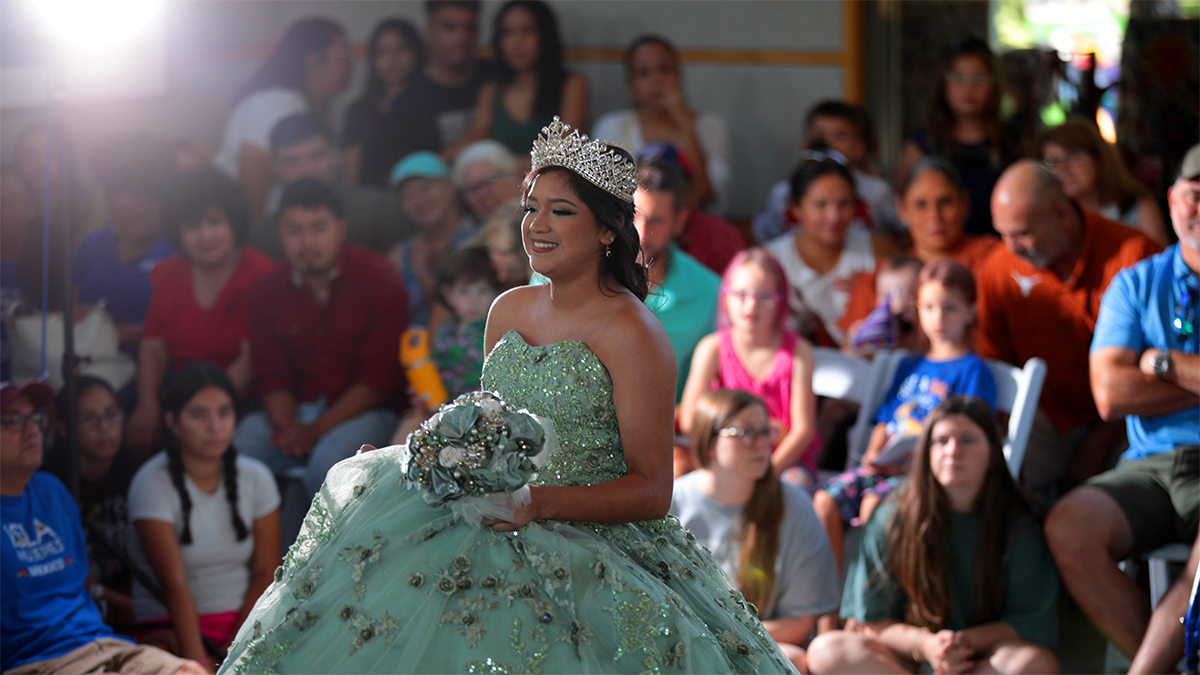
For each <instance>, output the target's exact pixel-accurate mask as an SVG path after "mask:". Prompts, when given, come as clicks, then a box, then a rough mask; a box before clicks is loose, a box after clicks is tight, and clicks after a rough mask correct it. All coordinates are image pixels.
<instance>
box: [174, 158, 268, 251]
mask: <svg viewBox="0 0 1200 675" xmlns="http://www.w3.org/2000/svg"><path fill="white" fill-rule="evenodd" d="M213 207H216V208H218V209H221V212H222V213H224V214H225V219H226V220H227V221H229V227H230V229H232V230H233V239H234V241H235V242H237V244H238V245H239V246H240V245H242V244H245V243H246V238H247V237H248V236H249V233H250V203H249V202H248V201H246V197H245V196H244V195H243V194H242V191H241V189H239V188H238V186H237V183H234V182H233V179H231V178H230V177H229V176H226V175H225V172H223V171H221V170H219V169H217V168H215V167H212V166H197V167H194V168H191V169H185V170H183V171H181V172H180V173H179V174H178V175H177V176H175V179H174V180H173V181H172V182H171V185H170V188H169V190H168V192H167V201H166V204H165V205H164V208H163V217H162V224H163V235H164V236H165V237H166V238H167V240H168V241H170V242H171V244H172V245H173V246H174V247H175V249H176V250H178V251H180V252H183V242H182V240H181V239H182V237H181V236H180V235H181V232H182V231H183V228H185V227H188V226H190V225H195V224H196V223H199V222H200V221H201V220H203V219H204V216H205V214H206V213H208V210H209V209H210V208H213Z"/></svg>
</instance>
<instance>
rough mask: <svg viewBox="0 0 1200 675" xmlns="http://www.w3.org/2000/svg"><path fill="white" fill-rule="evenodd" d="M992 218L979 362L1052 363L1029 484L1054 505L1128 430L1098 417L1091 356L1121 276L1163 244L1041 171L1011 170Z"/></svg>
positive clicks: (1027, 469)
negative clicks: (1096, 210)
mask: <svg viewBox="0 0 1200 675" xmlns="http://www.w3.org/2000/svg"><path fill="white" fill-rule="evenodd" d="M992 219H993V223H994V225H995V228H996V231H997V232H998V233H999V234H1000V237H1001V239H1003V241H1004V246H998V247H996V249H995V250H994V251H993V252H992V253H991V255H989V256H988V258H987V260H985V261H984V262H983V263H982V264H981V265H980V266H979V268H978V269H977V270H976V276H977V279H976V282H977V284H978V287H979V302H978V310H979V330H977V331H976V339H977V341H978V344H977V345H976V348H977V351H978V352H979V355H980V356H986V357H989V358H994V359H999V360H1001V361H1007V362H1009V363H1012V364H1014V365H1022V364H1024V363H1025V361H1027V360H1029V359H1031V358H1033V357H1035V356H1037V357H1040V358H1041V359H1043V360H1044V361H1045V362H1046V366H1047V372H1046V382H1045V384H1044V385H1043V387H1042V396H1041V400H1040V402H1039V414H1038V417H1037V419H1036V420H1035V422H1034V428H1033V434H1032V436H1031V437H1030V439H1029V447H1028V449H1027V450H1026V453H1025V459H1024V462H1023V464H1022V467H1021V482H1022V484H1024V485H1025V486H1027V487H1029V488H1030V489H1031V490H1033V491H1034V492H1035V493H1037V494H1038V496H1039V497H1041V498H1042V499H1043V500H1045V501H1053V500H1054V498H1055V497H1056V494H1057V492H1056V488H1057V487H1058V484H1059V481H1060V480H1061V481H1062V482H1063V487H1066V488H1069V487H1072V486H1074V485H1076V484H1078V483H1079V482H1081V481H1083V480H1085V479H1087V478H1089V477H1091V476H1094V475H1096V474H1098V473H1100V472H1101V471H1102V470H1103V469H1104V468H1105V465H1106V463H1108V462H1109V460H1110V459H1115V456H1114V453H1113V451H1114V449H1116V447H1117V445H1118V444H1119V443H1122V442H1123V440H1124V427H1123V425H1122V424H1121V423H1120V422H1119V421H1117V422H1110V423H1106V422H1103V421H1102V420H1101V419H1100V414H1099V413H1098V412H1097V411H1096V403H1095V401H1094V400H1093V399H1092V396H1091V386H1090V383H1089V381H1088V350H1089V348H1090V346H1091V342H1092V333H1093V332H1094V331H1095V328H1096V317H1097V315H1098V314H1099V311H1100V298H1101V297H1103V295H1104V291H1105V289H1107V288H1108V284H1109V282H1110V281H1111V280H1112V278H1113V277H1114V276H1116V274H1117V272H1119V271H1121V270H1122V269H1124V268H1126V267H1128V266H1130V265H1132V264H1134V263H1135V262H1137V261H1139V260H1141V259H1142V258H1145V257H1147V256H1149V255H1152V254H1154V253H1157V252H1158V251H1159V250H1160V248H1159V246H1158V245H1157V244H1155V243H1154V242H1152V241H1151V240H1150V239H1148V238H1146V237H1145V236H1144V235H1142V234H1141V233H1140V232H1138V231H1137V230H1134V229H1133V228H1130V227H1127V226H1125V225H1121V224H1120V223H1114V222H1112V221H1110V220H1106V219H1104V218H1101V217H1100V216H1098V215H1096V214H1093V213H1090V212H1086V211H1083V210H1082V209H1080V208H1079V206H1078V205H1077V204H1075V203H1073V202H1072V201H1070V200H1069V199H1067V197H1066V195H1065V194H1064V192H1063V188H1062V184H1061V183H1060V182H1059V181H1058V178H1056V177H1055V176H1054V175H1053V174H1052V173H1050V172H1049V171H1048V170H1047V169H1045V168H1044V167H1042V166H1041V165H1039V164H1037V163H1035V162H1033V161H1031V160H1025V161H1021V162H1017V163H1016V164H1013V165H1012V166H1011V167H1009V168H1008V170H1007V171H1005V172H1004V174H1003V175H1002V176H1001V177H1000V180H999V181H998V182H997V183H996V187H995V189H994V191H993V192H992Z"/></svg>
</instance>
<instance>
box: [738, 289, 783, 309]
mask: <svg viewBox="0 0 1200 675" xmlns="http://www.w3.org/2000/svg"><path fill="white" fill-rule="evenodd" d="M725 295H727V296H729V297H731V298H735V299H736V300H737V301H738V302H740V303H742V304H745V303H747V302H750V301H751V300H754V301H756V302H757V303H758V304H760V305H762V306H763V307H774V306H775V303H777V302H779V294H778V293H747V292H746V291H726V293H725Z"/></svg>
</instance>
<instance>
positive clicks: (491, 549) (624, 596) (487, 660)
mask: <svg viewBox="0 0 1200 675" xmlns="http://www.w3.org/2000/svg"><path fill="white" fill-rule="evenodd" d="M483 386H484V388H485V389H487V390H491V391H495V392H497V393H498V394H499V395H500V396H501V397H503V398H504V399H505V400H506V401H508V402H509V403H511V404H512V405H514V406H516V407H518V408H525V409H527V410H529V412H531V413H534V414H536V415H540V416H543V417H547V418H549V419H551V420H553V421H554V426H555V429H556V430H557V433H558V438H559V442H560V443H561V446H562V449H561V451H559V452H557V453H556V454H555V455H553V456H551V457H550V459H549V460H548V462H547V463H546V465H545V466H543V467H542V469H541V471H540V472H539V474H538V477H537V478H536V479H535V481H534V482H535V484H540V485H593V484H596V483H602V482H605V481H610V480H613V479H615V478H618V477H620V476H622V475H624V474H625V472H626V468H625V462H624V460H623V458H622V454H621V439H620V434H619V431H618V427H617V417H616V413H615V411H614V409H613V401H612V381H611V379H610V377H609V374H608V371H607V370H605V368H604V366H603V365H602V364H601V363H600V360H599V359H598V358H597V357H596V355H595V354H594V353H592V351H591V350H589V349H588V348H587V346H586V345H584V344H583V343H582V342H557V343H554V344H550V345H545V346H536V347H535V346H530V345H528V344H526V343H525V341H524V340H523V339H522V338H521V336H520V335H519V334H518V333H516V332H515V331H512V332H509V333H508V334H507V335H505V336H504V337H503V338H502V339H501V340H500V341H499V342H498V343H497V345H496V347H495V349H494V350H493V351H492V353H491V354H490V355H489V356H488V358H487V361H486V363H485V366H484V375H483ZM399 457H400V453H399V451H398V449H395V448H393V449H385V450H380V451H375V452H370V453H365V454H363V455H360V456H357V457H354V458H351V459H348V460H346V461H344V462H341V463H340V464H338V465H337V466H335V467H334V468H333V469H332V470H331V471H330V473H329V476H328V478H327V479H326V482H325V485H324V486H323V487H322V488H321V491H320V493H318V495H317V497H316V499H315V500H314V502H313V506H312V508H311V510H310V511H309V513H308V516H307V518H306V519H305V523H304V529H303V530H302V531H301V533H300V537H299V539H298V540H297V541H296V544H295V545H294V546H293V547H292V549H291V550H290V551H289V552H288V555H287V557H286V558H285V560H284V563H283V566H282V567H280V569H279V570H278V571H277V572H276V574H275V583H274V584H272V585H271V587H270V588H268V589H267V591H266V592H265V593H264V594H263V596H262V597H261V598H260V599H259V601H258V604H257V605H255V607H254V610H253V612H251V614H250V617H249V618H248V619H247V620H246V622H245V624H244V625H243V626H242V629H241V631H240V632H239V633H238V635H237V638H236V640H235V641H234V644H233V646H232V647H231V648H230V652H229V657H228V658H227V659H226V661H225V663H224V666H223V668H222V672H233V673H246V674H259V673H642V672H651V673H676V672H696V673H751V672H766V673H791V672H795V671H794V669H793V668H792V665H791V663H790V662H789V661H788V660H787V658H785V657H784V656H783V654H782V653H781V652H780V651H779V649H778V647H776V645H775V643H774V641H773V640H772V639H771V638H770V636H769V635H767V632H766V630H764V629H763V626H762V624H761V623H760V622H759V621H758V619H757V618H756V616H755V613H754V608H753V607H752V606H750V605H749V604H748V603H746V602H745V601H744V600H743V599H742V596H741V594H740V593H739V592H738V591H737V590H736V589H735V588H734V587H733V586H732V585H731V584H730V582H729V581H728V579H727V578H726V577H725V576H724V574H723V573H722V572H721V570H720V569H719V568H718V567H717V566H716V565H715V564H714V563H713V561H712V558H711V557H710V556H709V554H708V552H707V551H705V550H704V549H702V548H701V547H700V546H699V545H698V544H697V543H696V541H695V539H694V538H693V537H692V535H691V533H689V532H687V531H685V530H683V529H682V528H680V526H679V522H678V521H677V520H675V519H674V518H673V517H666V518H661V519H658V520H649V521H644V522H637V523H624V524H616V525H611V524H602V523H586V522H562V521H539V522H535V523H531V524H529V525H527V526H525V527H523V528H521V529H520V530H518V531H516V532H507V533H502V532H496V531H494V530H492V529H491V528H488V527H478V526H471V525H468V524H467V523H466V522H465V521H462V520H457V519H456V518H455V517H454V515H453V513H452V512H451V511H450V510H449V509H446V508H441V507H433V506H429V505H428V504H426V503H425V501H424V500H423V498H422V493H421V491H420V490H409V489H406V488H407V483H406V482H405V479H404V476H403V472H402V470H401V466H400V462H399Z"/></svg>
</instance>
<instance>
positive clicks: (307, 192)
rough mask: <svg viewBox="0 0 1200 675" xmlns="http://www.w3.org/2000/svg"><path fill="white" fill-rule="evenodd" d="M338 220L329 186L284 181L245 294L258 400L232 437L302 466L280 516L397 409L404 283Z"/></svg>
mask: <svg viewBox="0 0 1200 675" xmlns="http://www.w3.org/2000/svg"><path fill="white" fill-rule="evenodd" d="M346 228H347V224H346V220H345V216H344V214H343V212H342V207H341V203H340V202H339V201H338V198H337V194H336V193H335V192H334V190H333V188H331V187H329V186H328V185H326V184H324V183H322V182H320V181H317V180H313V179H311V178H302V179H300V180H298V181H296V182H295V183H292V184H291V185H289V186H288V188H287V189H286V190H284V193H283V204H282V207H281V215H280V218H279V235H280V239H281V240H282V241H283V250H284V253H285V258H284V260H283V262H281V263H279V264H278V265H277V266H276V267H275V269H273V270H272V271H271V272H270V273H269V274H268V275H267V276H265V277H263V278H262V279H261V280H259V282H258V283H257V284H256V285H255V286H254V288H253V289H251V291H250V298H249V300H248V301H247V303H246V309H247V313H248V315H249V317H250V365H251V370H252V371H253V372H254V376H255V378H257V380H258V390H259V391H260V392H261V393H262V403H263V410H262V411H261V412H255V413H251V414H249V415H247V416H246V417H245V418H244V419H242V421H241V424H240V425H239V426H238V430H237V434H236V436H235V437H234V446H235V447H237V449H238V451H239V452H242V453H244V454H245V455H246V456H248V457H254V458H255V459H259V460H262V461H263V462H264V463H265V464H266V465H267V466H268V467H269V468H270V469H271V471H272V472H273V473H274V474H275V476H276V477H282V476H283V475H284V474H285V473H286V472H287V470H288V469H289V468H290V467H292V466H306V467H307V468H306V473H305V477H304V487H305V488H306V492H305V493H304V496H303V499H302V500H300V499H299V497H298V498H297V499H298V501H297V503H295V504H291V505H289V504H286V503H285V504H284V512H285V513H287V514H288V517H289V518H290V517H291V516H292V515H293V514H294V513H295V509H296V507H299V509H300V510H302V509H304V508H307V505H308V503H309V502H310V501H311V495H313V494H315V493H316V491H317V490H318V489H319V488H320V487H321V483H322V482H323V481H324V480H325V473H326V472H327V471H328V470H329V467H331V466H333V465H334V464H336V463H337V462H339V461H341V460H343V459H345V458H346V457H349V456H350V455H352V454H353V453H354V451H355V450H357V449H358V447H359V446H360V445H362V444H364V443H370V444H372V445H379V444H381V443H383V442H384V441H387V439H388V438H390V437H391V433H392V430H393V429H395V428H396V423H397V422H398V421H399V417H398V416H397V413H399V412H401V411H403V410H404V408H405V396H404V376H403V374H402V372H401V370H400V364H399V361H398V359H397V350H398V348H399V345H400V334H401V333H402V332H403V331H404V328H405V326H407V324H408V299H407V297H406V293H405V291H404V284H403V282H402V281H401V280H400V278H399V276H398V275H397V274H396V271H395V269H393V268H392V266H391V265H389V264H388V262H387V259H386V258H384V257H383V256H381V255H379V254H377V253H374V252H372V251H369V250H367V249H365V248H362V247H361V246H357V245H355V244H350V243H346V242H345V237H346ZM289 508H291V509H293V510H291V511H289ZM289 524H290V522H289ZM296 525H298V522H297V523H296ZM291 535H293V533H292V532H291V531H290V528H289V532H288V533H287V537H286V538H287V539H290V538H291ZM285 543H290V542H285Z"/></svg>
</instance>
